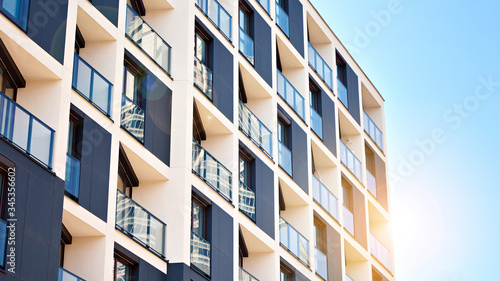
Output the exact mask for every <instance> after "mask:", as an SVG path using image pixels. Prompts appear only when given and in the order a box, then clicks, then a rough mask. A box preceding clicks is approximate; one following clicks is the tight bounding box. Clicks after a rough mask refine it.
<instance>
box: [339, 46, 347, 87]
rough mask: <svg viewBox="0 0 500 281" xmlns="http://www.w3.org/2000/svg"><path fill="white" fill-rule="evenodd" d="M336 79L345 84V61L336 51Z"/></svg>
mask: <svg viewBox="0 0 500 281" xmlns="http://www.w3.org/2000/svg"><path fill="white" fill-rule="evenodd" d="M337 79H338V80H339V81H340V82H342V84H344V85H345V84H346V82H347V77H346V63H345V61H344V60H343V59H342V58H341V57H340V55H339V54H338V53H337Z"/></svg>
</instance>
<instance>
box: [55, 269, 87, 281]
mask: <svg viewBox="0 0 500 281" xmlns="http://www.w3.org/2000/svg"><path fill="white" fill-rule="evenodd" d="M57 281H85V279H82V278H80V277H78V276H76V275H74V274H73V273H71V272H69V271H67V270H66V269H64V268H62V267H59V274H58V277H57Z"/></svg>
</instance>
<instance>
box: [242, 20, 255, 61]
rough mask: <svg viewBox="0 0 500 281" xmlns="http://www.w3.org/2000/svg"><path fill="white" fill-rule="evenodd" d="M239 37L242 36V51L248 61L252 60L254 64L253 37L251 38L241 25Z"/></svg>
mask: <svg viewBox="0 0 500 281" xmlns="http://www.w3.org/2000/svg"><path fill="white" fill-rule="evenodd" d="M239 38H240V43H239V48H240V53H242V54H243V55H244V56H245V58H246V59H247V60H248V62H250V63H251V64H252V65H253V64H254V62H255V56H254V43H253V39H252V38H250V36H248V34H247V33H246V32H245V31H244V30H243V29H241V27H240V33H239Z"/></svg>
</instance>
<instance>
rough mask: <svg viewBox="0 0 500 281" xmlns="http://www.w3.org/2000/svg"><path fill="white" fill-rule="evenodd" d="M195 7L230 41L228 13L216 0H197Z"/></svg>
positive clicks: (230, 19) (229, 17) (229, 18)
mask: <svg viewBox="0 0 500 281" xmlns="http://www.w3.org/2000/svg"><path fill="white" fill-rule="evenodd" d="M196 5H197V6H198V8H200V10H201V11H202V12H203V13H204V14H205V15H206V16H207V17H208V18H209V19H210V20H211V21H212V22H213V23H214V24H215V26H217V28H218V29H219V30H220V31H221V32H222V35H224V36H226V37H227V39H229V40H230V41H231V21H232V18H231V16H230V15H229V13H228V12H227V11H226V10H225V9H224V8H223V7H222V5H221V4H220V3H219V2H217V1H216V0H197V1H196Z"/></svg>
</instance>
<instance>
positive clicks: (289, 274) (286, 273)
mask: <svg viewBox="0 0 500 281" xmlns="http://www.w3.org/2000/svg"><path fill="white" fill-rule="evenodd" d="M292 278H293V271H291V270H290V269H288V267H286V266H285V265H283V264H281V266H280V281H292V280H293V279H292Z"/></svg>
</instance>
